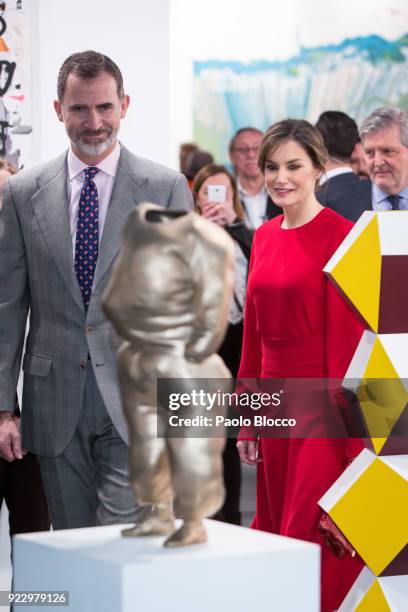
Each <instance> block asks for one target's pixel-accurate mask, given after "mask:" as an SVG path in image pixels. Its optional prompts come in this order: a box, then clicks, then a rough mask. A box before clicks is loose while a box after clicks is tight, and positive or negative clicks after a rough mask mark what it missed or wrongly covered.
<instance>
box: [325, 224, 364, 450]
mask: <svg viewBox="0 0 408 612" xmlns="http://www.w3.org/2000/svg"><path fill="white" fill-rule="evenodd" d="M350 228H351V224H350ZM347 233H348V232H347V231H346V232H345V233H344V236H342V237H341V238H340V240H339V242H338V244H340V242H341V241H342V239H343V238H344V237H345V236H346V235H347ZM334 250H335V249H334ZM333 252H334V251H333ZM363 332H364V324H363V321H362V319H361V318H360V316H359V315H358V313H357V311H356V310H355V309H354V307H353V306H352V305H350V304H349V303H348V302H347V300H346V298H344V297H343V295H342V294H341V293H340V291H339V290H338V289H337V287H336V286H335V285H334V284H333V283H332V281H331V280H330V279H329V278H328V279H327V281H326V321H325V351H326V360H325V361H326V372H325V375H326V377H327V378H337V379H342V378H344V376H345V374H346V372H347V369H348V367H349V365H350V362H351V360H352V358H353V355H354V353H355V351H356V349H357V346H358V343H359V342H360V339H361V336H362V334H363ZM345 442H346V444H345V453H346V459H347V461H348V462H350V461H351V460H352V459H354V457H356V456H357V455H358V454H359V453H360V452H361V451H362V450H363V448H364V444H363V441H362V440H361V439H360V438H350V439H348V440H345Z"/></svg>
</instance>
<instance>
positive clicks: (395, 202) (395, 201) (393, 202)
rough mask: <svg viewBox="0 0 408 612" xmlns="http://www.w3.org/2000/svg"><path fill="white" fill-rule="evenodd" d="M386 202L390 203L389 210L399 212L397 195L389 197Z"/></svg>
mask: <svg viewBox="0 0 408 612" xmlns="http://www.w3.org/2000/svg"><path fill="white" fill-rule="evenodd" d="M387 200H388V201H389V202H390V203H391V210H399V200H400V197H399V195H398V194H397V195H389V196H388V198H387Z"/></svg>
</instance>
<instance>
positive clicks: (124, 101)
mask: <svg viewBox="0 0 408 612" xmlns="http://www.w3.org/2000/svg"><path fill="white" fill-rule="evenodd" d="M129 104H130V97H129V96H123V98H122V99H121V101H120V118H121V119H123V118H124V117H126V113H127V109H128V108H129Z"/></svg>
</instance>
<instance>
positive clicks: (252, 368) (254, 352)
mask: <svg viewBox="0 0 408 612" xmlns="http://www.w3.org/2000/svg"><path fill="white" fill-rule="evenodd" d="M255 265H256V239H255V241H254V244H253V247H252V253H251V260H250V264H249V275H248V291H247V294H246V300H245V312H244V336H243V342H242V353H241V363H240V365H239V371H238V376H237V386H236V389H235V391H236V393H237V394H238V395H239V394H241V393H244V392H246V391H247V384H246V383H245V379H246V378H260V377H261V374H262V346H261V337H260V335H259V332H258V325H257V317H256V309H255V304H254V301H253V296H252V292H251V286H250V282H251V273H252V272H253V270H254V267H255ZM251 387H252V385H251ZM256 438H257V434H256V431H255V428H254V427H252V426H250V427H241V430H240V432H239V435H238V440H256Z"/></svg>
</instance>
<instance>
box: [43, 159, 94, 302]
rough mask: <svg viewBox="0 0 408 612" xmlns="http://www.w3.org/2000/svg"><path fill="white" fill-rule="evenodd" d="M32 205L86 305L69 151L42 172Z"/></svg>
mask: <svg viewBox="0 0 408 612" xmlns="http://www.w3.org/2000/svg"><path fill="white" fill-rule="evenodd" d="M32 205H33V208H34V212H35V215H36V217H37V220H38V224H39V226H40V228H41V230H42V233H43V236H44V239H45V241H46V243H47V245H48V248H49V251H50V254H51V256H52V257H53V258H54V260H55V262H56V264H57V266H58V268H59V271H60V273H61V276H62V278H63V279H64V281H65V283H66V284H67V286H68V288H69V290H70V292H71V293H72V296H73V298H74V299H75V301H76V302H77V303H78V305H79V306H80V307H81V308H82V309H83V308H84V304H83V301H82V297H81V291H80V289H79V285H78V281H77V278H76V275H75V270H74V261H73V255H72V241H71V228H70V224H69V203H68V193H67V167H66V153H64V154H63V155H62V156H60V157H59V158H58V159H56V160H55V162H51V163H50V164H49V165H48V166H47V169H46V171H45V172H44V173H43V174H42V175H41V179H40V182H39V190H38V191H37V192H36V193H35V194H34V196H33V197H32Z"/></svg>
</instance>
